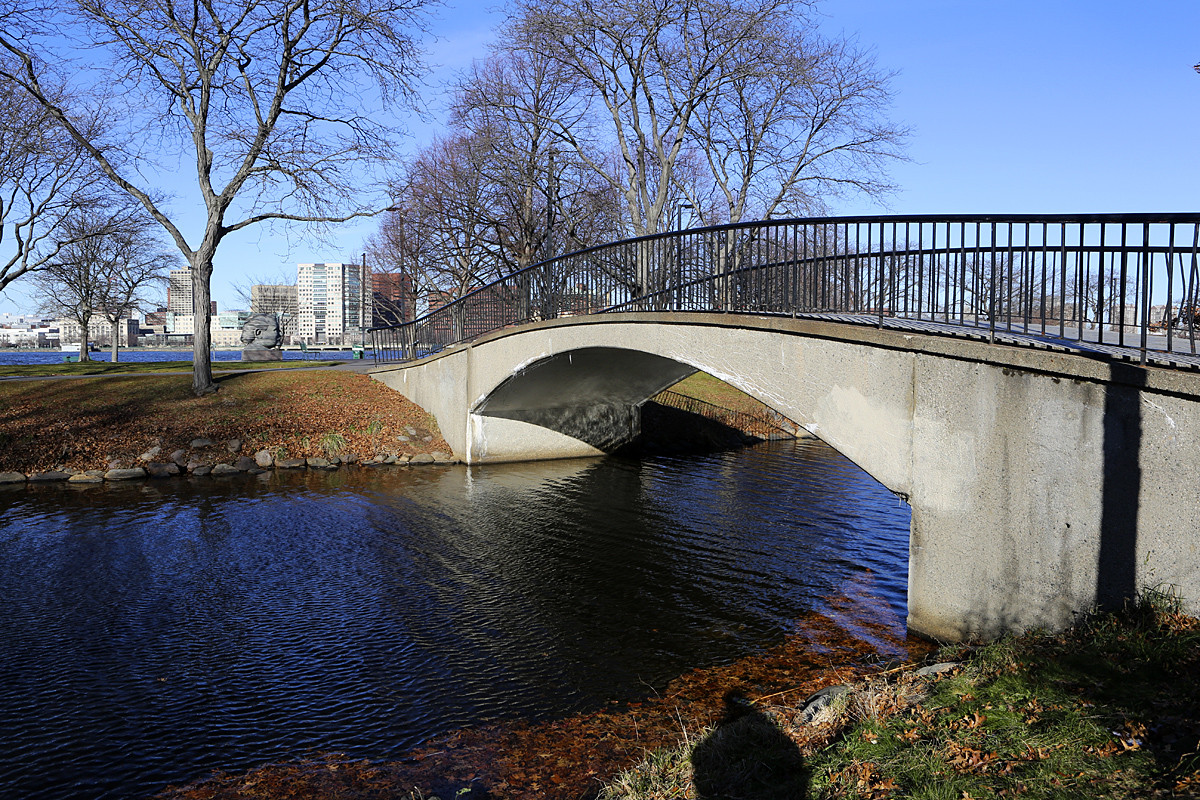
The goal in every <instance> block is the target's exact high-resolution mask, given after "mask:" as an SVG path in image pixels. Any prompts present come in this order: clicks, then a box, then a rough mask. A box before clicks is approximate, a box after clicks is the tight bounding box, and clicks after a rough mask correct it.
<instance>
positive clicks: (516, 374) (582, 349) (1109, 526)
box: [375, 312, 1200, 639]
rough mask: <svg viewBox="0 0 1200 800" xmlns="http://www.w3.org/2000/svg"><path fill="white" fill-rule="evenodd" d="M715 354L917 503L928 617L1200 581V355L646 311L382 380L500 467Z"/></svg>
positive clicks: (930, 627)
mask: <svg viewBox="0 0 1200 800" xmlns="http://www.w3.org/2000/svg"><path fill="white" fill-rule="evenodd" d="M592 369H597V370H598V371H597V372H592V373H590V377H589V370H592ZM695 369H702V370H704V371H706V372H709V373H710V374H713V375H715V376H717V377H719V378H721V379H723V380H725V381H727V382H729V383H731V384H733V385H735V386H737V387H738V388H740V389H742V390H743V391H746V392H747V393H748V394H750V395H751V396H753V397H756V398H758V399H759V400H761V401H763V402H764V403H766V404H767V405H768V406H770V407H772V408H774V409H775V410H776V411H779V412H780V413H782V414H784V415H785V416H787V417H789V418H791V419H793V420H795V421H796V422H798V423H800V424H801V425H802V426H804V427H805V428H806V429H808V430H809V431H810V432H812V433H814V434H816V435H817V436H819V437H820V438H822V439H823V440H824V441H826V442H827V443H829V444H830V445H831V446H833V447H835V448H836V449H838V450H839V451H840V452H842V453H843V454H844V455H846V456H847V457H849V458H850V459H851V460H852V461H854V462H855V463H856V464H858V465H859V466H860V467H862V468H863V469H864V470H866V471H867V472H868V473H869V474H871V475H872V476H873V477H875V478H876V479H877V480H879V481H880V482H881V483H882V484H883V485H884V486H886V487H887V488H889V489H890V490H891V491H893V492H895V493H896V494H898V495H900V496H901V497H903V498H905V499H907V500H908V502H909V504H910V505H911V507H912V529H911V535H910V551H909V603H908V606H909V625H910V627H911V628H913V629H914V630H916V631H919V632H921V633H925V634H928V635H931V636H935V637H937V638H942V639H961V638H964V637H968V636H971V635H984V636H990V635H996V634H999V633H1002V632H1005V631H1011V630H1020V629H1024V628H1028V627H1031V626H1048V627H1061V626H1063V625H1066V624H1068V623H1069V622H1070V621H1071V619H1072V616H1073V614H1075V613H1076V612H1078V611H1082V610H1086V609H1088V608H1091V607H1093V606H1094V605H1096V604H1097V603H1099V604H1105V603H1113V602H1116V601H1118V600H1119V599H1120V598H1123V597H1127V596H1130V595H1131V594H1133V593H1134V592H1135V591H1137V590H1138V589H1140V588H1142V587H1144V586H1147V585H1155V584H1161V583H1169V584H1174V585H1176V586H1178V587H1179V588H1180V591H1181V593H1182V594H1183V596H1184V597H1186V598H1198V597H1200V537H1198V536H1197V531H1198V530H1200V493H1198V492H1196V491H1195V488H1196V485H1195V479H1194V477H1193V463H1194V461H1195V459H1196V454H1197V453H1200V425H1196V424H1194V423H1193V422H1192V420H1197V419H1200V416H1198V414H1200V376H1197V375H1196V374H1195V373H1184V372H1178V371H1169V370H1160V369H1153V368H1145V367H1139V366H1134V365H1126V364H1121V363H1115V362H1113V361H1109V360H1102V359H1097V358H1088V357H1084V356H1082V355H1079V354H1072V353H1066V352H1047V351H1044V350H1037V349H1032V348H1015V347H1004V346H997V345H988V344H984V343H981V342H974V341H970V340H965V339H950V338H946V337H937V336H927V335H921V334H918V333H911V332H903V331H890V330H880V329H873V328H865V327H855V326H847V325H842V324H837V323H832V322H822V321H816V320H802V319H800V320H797V319H789V318H779V317H762V318H756V317H747V316H728V315H721V314H708V313H696V314H688V313H678V312H675V313H653V312H639V313H629V314H611V315H603V316H591V317H582V318H567V319H559V320H553V321H549V322H542V323H534V324H532V325H526V326H519V327H514V328H510V329H505V330H502V331H498V332H495V333H492V334H489V335H486V336H483V337H480V338H479V339H476V340H475V341H473V342H472V343H470V344H467V345H460V346H456V347H452V348H449V349H447V350H446V351H444V352H443V353H441V354H439V355H438V356H436V357H432V358H428V359H423V360H421V361H418V362H415V363H412V364H410V365H401V366H398V367H395V368H391V369H386V370H382V371H378V372H376V373H375V377H376V378H378V379H379V380H382V381H383V382H384V383H386V384H387V385H389V386H392V387H393V388H395V389H397V390H398V391H400V392H402V393H404V394H405V395H407V396H409V397H410V398H412V399H413V400H414V401H415V402H417V403H419V404H421V405H422V406H423V407H425V408H426V409H427V410H429V411H430V412H431V413H433V414H434V415H435V416H436V417H437V419H438V422H439V425H440V426H441V428H442V432H443V435H444V436H445V437H446V439H447V441H448V442H449V443H450V444H451V446H452V447H454V449H455V452H456V453H457V454H458V455H459V456H460V457H462V458H463V459H464V460H466V461H468V462H471V463H484V462H487V461H500V460H514V459H527V458H546V457H563V456H574V455H587V454H594V453H596V452H598V448H597V447H596V446H595V444H592V443H589V442H588V441H587V435H585V436H584V438H579V437H578V436H572V435H570V433H571V432H575V433H580V432H581V431H584V430H586V429H587V426H588V425H589V424H591V423H598V424H600V425H604V424H608V425H610V426H613V428H612V429H613V430H615V429H616V427H618V423H620V422H621V421H622V420H625V421H626V422H629V420H631V419H632V415H633V413H634V412H632V411H631V410H630V409H631V408H632V407H633V406H634V405H636V403H638V402H640V401H641V400H644V399H645V398H646V397H649V396H651V395H653V394H654V393H656V392H657V391H658V390H659V389H661V388H664V387H665V386H667V385H670V384H671V383H674V382H675V381H676V380H678V379H679V378H682V377H684V376H685V375H686V374H688V373H689V372H691V371H693V370H695ZM597 375H603V376H606V377H596V376H597ZM610 386H611V388H612V392H611V394H606V393H605V389H606V387H610ZM639 395H644V396H643V397H640V398H639ZM572 397H574V398H575V399H576V400H578V401H579V403H578V406H577V409H576V411H575V412H572V411H571V410H570V402H569V401H570V399H571V398H572ZM579 409H582V411H579ZM622 414H624V416H623V415H622ZM547 424H549V425H550V426H551V427H546V425H547ZM555 426H557V427H558V428H559V429H560V430H555V429H554V427H555ZM564 431H566V432H564ZM592 438H593V442H595V443H600V444H603V442H604V441H605V438H604V436H593V437H592ZM1189 487H1190V489H1189Z"/></svg>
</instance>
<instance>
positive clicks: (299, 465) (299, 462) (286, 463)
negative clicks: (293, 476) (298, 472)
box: [275, 458, 308, 469]
mask: <svg viewBox="0 0 1200 800" xmlns="http://www.w3.org/2000/svg"><path fill="white" fill-rule="evenodd" d="M275 466H276V467H278V468H279V469H304V468H305V467H306V466H308V464H307V463H306V462H305V460H304V459H303V458H281V459H279V460H278V461H276V462H275Z"/></svg>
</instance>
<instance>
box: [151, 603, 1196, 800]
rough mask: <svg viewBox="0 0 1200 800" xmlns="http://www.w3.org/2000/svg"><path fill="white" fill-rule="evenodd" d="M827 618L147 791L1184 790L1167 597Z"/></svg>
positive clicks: (1188, 694) (630, 795)
mask: <svg viewBox="0 0 1200 800" xmlns="http://www.w3.org/2000/svg"><path fill="white" fill-rule="evenodd" d="M849 605H850V606H853V605H854V603H850V604H849ZM848 610H849V611H850V612H851V613H853V614H855V615H862V614H864V612H866V613H868V614H869V609H866V608H862V607H854V608H848ZM836 628H837V626H836V625H835V624H834V623H833V621H831V620H828V619H822V618H819V617H817V616H812V617H809V618H807V619H805V620H802V621H801V622H800V631H799V632H798V633H797V634H796V635H795V636H793V637H790V638H789V640H788V641H787V642H785V643H784V644H782V645H780V646H779V647H777V648H774V649H772V650H771V651H769V652H767V653H765V654H763V655H761V656H756V657H752V658H747V659H743V660H741V661H739V662H737V663H735V664H732V665H729V666H725V667H716V668H711V669H703V670H696V671H694V672H692V673H689V674H687V675H685V676H681V677H680V678H679V679H677V680H676V681H675V682H673V683H672V684H671V685H670V686H669V687H668V688H667V690H666V691H665V692H664V693H663V694H662V695H661V696H658V697H655V698H652V699H649V700H647V701H646V702H643V703H635V704H632V705H630V706H627V707H623V708H612V709H605V710H601V711H596V712H591V713H585V714H579V715H576V716H574V717H571V718H568V719H564V720H558V721H553V722H548V723H540V724H537V723H533V724H526V723H518V724H508V725H505V724H502V723H497V724H494V725H487V726H483V727H480V728H474V729H468V730H464V731H458V732H455V733H453V734H450V735H448V736H445V737H442V738H439V739H437V740H434V741H432V742H429V743H428V744H427V745H426V746H425V747H423V748H421V749H420V750H418V751H417V752H414V753H410V754H408V755H407V756H406V757H405V758H403V759H400V760H398V761H390V762H368V761H362V760H357V761H356V760H352V759H348V758H346V757H344V756H341V755H339V754H322V755H321V756H319V757H317V758H308V759H302V760H296V761H291V762H286V763H280V764H271V765H266V766H263V767H261V768H258V769H255V770H251V771H249V772H245V773H238V774H232V773H217V774H214V775H213V776H212V777H211V778H209V779H206V780H203V781H199V782H197V783H195V784H192V785H189V786H186V787H172V788H170V789H168V790H165V791H164V792H163V793H162V794H160V795H158V798H159V800H232V799H233V798H256V800H273V799H274V798H285V797H287V798H313V799H314V800H315V798H323V799H324V800H349V799H350V798H355V799H358V798H374V797H398V798H406V799H407V800H418V799H422V800H431V798H434V797H440V798H442V800H449V799H450V798H455V797H491V798H507V797H522V798H525V797H537V798H547V799H548V800H566V799H567V798H600V800H701V799H703V798H742V797H744V798H755V799H756V800H771V799H772V798H778V800H785V799H786V800H796V799H797V798H836V799H839V800H840V798H871V799H873V800H874V799H879V798H930V800H933V798H946V799H947V800H950V799H953V800H963V798H976V799H977V800H978V799H981V798H1007V797H1039V798H1082V797H1109V798H1130V799H1131V800H1132V798H1148V797H1152V798H1163V799H1165V798H1195V797H1198V796H1200V755H1197V752H1198V748H1200V687H1198V686H1197V684H1196V682H1195V680H1194V676H1195V674H1197V670H1198V669H1200V621H1198V620H1196V619H1194V618H1191V617H1187V616H1185V615H1183V614H1181V613H1179V611H1178V605H1177V604H1176V603H1174V602H1173V600H1172V598H1170V597H1169V596H1164V595H1161V594H1156V593H1150V594H1148V595H1144V596H1143V597H1142V598H1141V599H1140V600H1139V602H1138V603H1135V604H1131V605H1130V606H1129V607H1127V608H1126V609H1124V610H1122V611H1119V612H1116V613H1111V614H1109V613H1106V614H1098V615H1095V616H1091V617H1088V618H1087V619H1084V620H1082V621H1081V622H1080V623H1079V624H1078V625H1077V626H1076V627H1074V628H1073V629H1071V630H1069V631H1066V632H1063V633H1061V634H1057V635H1049V634H1042V633H1031V634H1027V635H1025V636H1021V637H1016V638H1010V639H1006V640H1002V641H999V642H995V643H992V644H989V645H987V646H983V647H966V646H955V647H948V648H943V649H942V650H940V651H939V650H935V649H934V648H933V647H932V646H929V645H925V644H923V643H920V642H907V643H903V645H904V647H905V648H907V651H908V659H907V660H906V662H905V663H903V664H900V665H888V666H882V667H881V666H880V665H879V664H877V663H876V664H872V663H870V662H869V661H868V660H864V656H865V655H866V654H867V653H868V652H869V651H870V648H869V647H867V646H864V645H865V643H864V642H863V641H861V640H860V641H855V640H854V639H853V637H849V636H846V635H845V634H844V633H838V632H837V630H836ZM893 644H901V643H897V642H893ZM822 688H824V689H825V692H824V693H823V694H824V696H823V697H822V699H819V700H816V701H815V702H813V696H814V693H817V692H818V690H819V689H822ZM831 689H832V691H830V690H831ZM819 696H820V695H819ZM622 762H624V764H625V765H626V766H624V767H623V766H622ZM629 764H633V766H628V765H629Z"/></svg>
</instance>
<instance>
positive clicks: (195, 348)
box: [191, 253, 218, 397]
mask: <svg viewBox="0 0 1200 800" xmlns="http://www.w3.org/2000/svg"><path fill="white" fill-rule="evenodd" d="M194 258H195V263H193V264H192V266H191V269H192V313H193V317H192V319H193V321H194V325H195V327H194V328H193V331H194V333H193V334H192V392H193V393H194V394H195V395H196V396H197V397H203V396H204V395H206V394H213V393H214V392H216V391H217V389H218V387H217V384H216V382H215V381H214V380H213V375H212V350H211V343H212V336H211V331H210V326H211V324H212V304H211V296H212V293H211V286H210V281H211V279H212V257H211V256H209V257H208V258H205V257H203V256H202V255H201V254H200V253H197V254H196V255H195V257H194Z"/></svg>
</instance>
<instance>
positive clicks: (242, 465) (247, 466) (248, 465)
mask: <svg viewBox="0 0 1200 800" xmlns="http://www.w3.org/2000/svg"><path fill="white" fill-rule="evenodd" d="M233 466H235V467H236V468H237V469H238V471H240V472H249V471H250V470H252V469H255V468H256V467H258V462H257V461H255V460H254V459H253V458H251V457H250V456H238V458H237V461H234V462H233Z"/></svg>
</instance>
